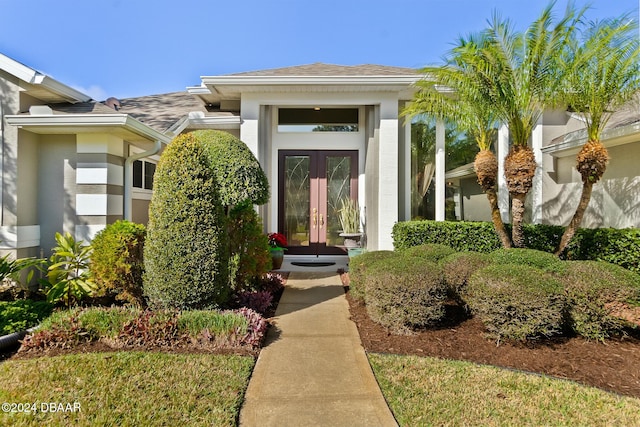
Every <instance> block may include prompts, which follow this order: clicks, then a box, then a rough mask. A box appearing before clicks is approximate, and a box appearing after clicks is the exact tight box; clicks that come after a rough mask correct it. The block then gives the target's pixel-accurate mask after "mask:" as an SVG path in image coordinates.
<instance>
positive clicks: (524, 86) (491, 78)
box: [470, 2, 582, 247]
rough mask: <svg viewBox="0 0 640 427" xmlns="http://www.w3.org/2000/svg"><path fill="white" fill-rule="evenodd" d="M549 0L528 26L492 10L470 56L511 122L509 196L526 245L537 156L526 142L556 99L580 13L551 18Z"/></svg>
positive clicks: (517, 238)
mask: <svg viewBox="0 0 640 427" xmlns="http://www.w3.org/2000/svg"><path fill="white" fill-rule="evenodd" d="M554 4H555V2H552V3H550V4H549V5H548V6H547V7H546V8H545V9H544V10H543V11H542V13H541V15H540V17H539V18H538V19H536V20H535V21H534V22H533V23H532V24H531V25H530V26H529V28H528V29H527V30H526V32H525V33H519V32H517V31H515V30H514V27H513V25H512V23H511V22H510V21H509V20H508V19H506V20H505V19H502V18H500V16H499V15H497V14H494V16H493V19H492V21H491V22H490V25H489V28H488V29H487V31H486V37H487V38H488V39H489V42H488V43H485V44H484V45H483V47H482V49H479V50H478V52H477V55H476V56H475V57H473V58H470V60H473V61H475V62H476V63H477V65H476V66H475V68H476V69H477V70H478V71H479V72H480V73H481V78H482V79H483V80H484V82H485V85H486V91H488V96H489V98H490V100H491V104H492V105H493V107H494V108H495V114H496V117H497V118H498V119H499V120H500V121H502V122H504V123H506V124H507V125H508V126H509V131H510V133H511V137H512V142H513V144H512V148H511V149H510V151H509V154H508V155H507V157H506V158H505V178H506V181H507V189H508V191H509V194H510V195H511V200H512V202H511V203H512V205H511V213H512V222H513V226H512V240H513V244H514V246H516V247H524V246H525V242H524V235H523V233H522V222H523V219H524V210H525V198H526V196H527V194H528V193H529V191H530V190H531V188H532V186H533V178H534V175H535V171H536V167H537V165H536V161H535V156H534V153H533V150H532V149H531V148H530V147H529V145H528V141H529V138H530V136H531V133H532V132H533V129H534V127H535V126H536V124H537V122H538V120H539V119H540V117H541V116H542V113H543V111H544V110H545V108H547V107H549V106H551V105H554V104H556V103H557V102H558V94H559V89H560V87H559V86H560V82H561V81H562V78H561V75H560V70H561V69H560V67H559V66H558V64H559V61H560V54H561V53H562V52H563V51H564V50H565V48H566V45H567V43H568V42H569V39H570V37H571V35H572V34H573V32H574V30H575V27H576V24H577V22H578V19H579V17H580V16H581V15H582V12H580V13H576V12H575V10H574V9H573V7H572V5H571V4H569V6H568V7H567V10H566V12H565V15H564V16H563V17H562V19H560V20H559V21H558V23H557V24H554V22H553V15H552V8H553V6H554Z"/></svg>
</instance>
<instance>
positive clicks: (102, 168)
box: [76, 163, 124, 185]
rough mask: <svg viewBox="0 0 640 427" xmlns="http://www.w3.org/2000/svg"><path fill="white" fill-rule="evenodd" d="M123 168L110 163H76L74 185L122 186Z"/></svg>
mask: <svg viewBox="0 0 640 427" xmlns="http://www.w3.org/2000/svg"><path fill="white" fill-rule="evenodd" d="M123 175H124V174H123V167H122V166H119V165H114V164H111V163H78V165H77V168H76V184H111V185H123V183H124V178H123Z"/></svg>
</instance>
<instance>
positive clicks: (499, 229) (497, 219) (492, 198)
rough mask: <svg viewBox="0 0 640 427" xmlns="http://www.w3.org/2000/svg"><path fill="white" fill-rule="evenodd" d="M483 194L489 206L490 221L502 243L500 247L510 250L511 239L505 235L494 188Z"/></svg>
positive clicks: (505, 231)
mask: <svg viewBox="0 0 640 427" xmlns="http://www.w3.org/2000/svg"><path fill="white" fill-rule="evenodd" d="M485 192H486V193H487V199H489V205H490V206H491V221H493V226H494V228H495V229H496V234H497V235H498V237H499V238H500V241H501V242H502V247H503V248H510V247H511V238H510V237H509V233H507V230H506V229H505V228H504V223H503V222H502V216H501V215H500V208H499V207H498V194H497V193H496V190H495V188H490V189H488V190H486V191H485Z"/></svg>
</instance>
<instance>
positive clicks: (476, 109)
mask: <svg viewBox="0 0 640 427" xmlns="http://www.w3.org/2000/svg"><path fill="white" fill-rule="evenodd" d="M485 42H486V39H485V38H484V37H483V35H482V34H476V35H470V36H468V38H466V39H465V38H461V39H460V40H459V43H458V46H456V47H455V48H454V49H452V50H451V51H450V52H449V54H448V55H447V58H446V64H445V65H444V66H442V67H427V68H424V69H422V70H421V72H422V73H423V74H424V75H425V78H424V79H423V80H421V81H420V82H418V83H417V86H418V87H419V91H418V92H417V94H416V96H415V98H414V102H413V103H412V104H411V105H410V106H409V107H407V108H406V109H405V110H404V112H403V113H404V114H406V115H409V116H414V115H417V114H428V115H430V116H435V117H438V118H442V119H448V120H451V121H454V122H455V123H456V125H457V126H458V128H460V129H463V130H465V131H466V132H467V133H468V134H470V135H471V136H472V137H473V138H474V139H475V141H476V143H477V145H478V148H479V149H480V151H479V153H478V154H477V155H476V157H475V161H474V168H475V170H476V175H477V178H478V183H479V184H480V186H481V187H482V190H483V191H484V192H485V193H486V195H487V198H488V200H489V205H490V207H491V218H492V221H493V224H494V227H495V230H496V233H497V235H498V237H499V238H500V241H501V242H502V245H503V246H504V247H506V248H509V247H511V240H510V238H509V235H508V233H507V232H506V230H505V227H504V223H503V222H502V217H501V216H500V209H499V207H498V197H497V175H498V161H497V159H496V157H495V155H494V154H493V152H492V151H491V143H492V141H493V139H494V136H495V132H496V130H495V124H496V117H495V114H494V112H493V108H492V106H491V104H490V99H489V97H488V96H487V93H486V87H485V85H484V81H482V80H481V79H480V78H479V77H480V73H478V70H477V69H476V68H475V66H476V65H477V64H476V62H475V61H474V57H475V55H477V51H478V50H479V49H481V48H482V46H483V44H484V43H485Z"/></svg>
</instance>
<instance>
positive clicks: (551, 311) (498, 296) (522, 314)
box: [466, 264, 566, 340]
mask: <svg viewBox="0 0 640 427" xmlns="http://www.w3.org/2000/svg"><path fill="white" fill-rule="evenodd" d="M466 300H467V303H468V304H469V307H470V308H471V311H472V313H473V314H474V315H477V316H478V317H479V318H480V319H481V320H482V322H483V323H484V325H485V327H486V328H487V330H488V331H489V333H490V335H492V336H493V337H495V338H497V339H498V340H501V339H507V340H525V339H531V338H538V337H542V336H545V337H548V336H552V335H556V334H560V333H561V332H563V330H564V326H565V320H566V315H565V307H566V300H565V296H564V292H563V286H562V283H561V282H560V280H559V279H558V278H556V277H554V276H552V275H550V274H548V273H545V272H544V271H542V270H540V269H537V268H534V267H531V266H528V265H517V264H493V265H490V266H488V267H485V268H483V269H481V270H478V271H477V272H476V273H475V274H473V275H472V276H471V278H470V279H469V283H468V286H467V294H466Z"/></svg>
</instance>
